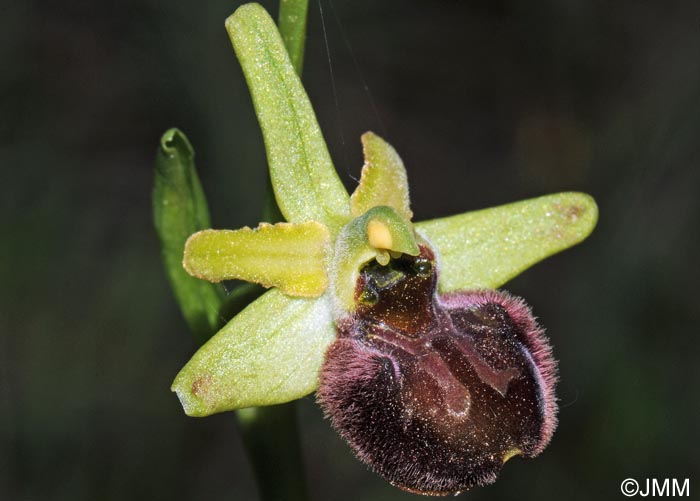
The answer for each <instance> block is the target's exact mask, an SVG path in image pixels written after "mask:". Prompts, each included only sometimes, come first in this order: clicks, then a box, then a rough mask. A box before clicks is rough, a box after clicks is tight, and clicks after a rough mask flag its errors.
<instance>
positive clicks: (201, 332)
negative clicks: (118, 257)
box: [153, 129, 224, 340]
mask: <svg viewBox="0 0 700 501" xmlns="http://www.w3.org/2000/svg"><path fill="white" fill-rule="evenodd" d="M153 220H154V224H155V227H156V232H157V233H158V237H159V238H160V244H161V253H162V258H163V263H164V264H165V271H166V274H167V276H168V279H169V280H170V284H171V286H172V288H173V291H174V293H175V297H176V298H177V301H178V303H179V305H180V309H181V310H182V313H183V315H184V317H185V320H186V321H187V323H188V325H189V326H190V329H191V330H192V331H193V332H194V333H195V335H196V336H198V337H199V338H200V339H201V340H204V339H207V338H209V336H211V334H212V333H213V332H216V330H217V329H218V328H219V326H220V324H219V321H220V320H219V319H220V317H219V308H220V306H221V304H222V300H223V295H224V294H223V290H222V289H221V288H220V287H219V286H216V285H213V284H210V283H207V282H203V281H201V280H198V279H196V278H194V277H191V276H189V275H188V274H187V273H185V270H184V269H183V268H182V253H183V251H184V249H185V241H186V240H187V237H189V236H190V235H191V234H192V233H194V232H196V231H199V230H201V229H203V228H208V227H209V226H210V222H209V210H208V209H207V202H206V199H205V197H204V192H203V190H202V186H201V184H200V182H199V178H198V177H197V171H196V170H195V165H194V151H193V149H192V146H191V145H190V143H189V141H188V140H187V138H186V137H185V135H184V134H183V133H182V132H180V131H179V130H177V129H170V130H169V131H167V132H166V133H165V134H163V137H162V138H161V140H160V147H159V148H158V153H157V157H156V167H155V180H154V189H153Z"/></svg>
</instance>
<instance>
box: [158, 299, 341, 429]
mask: <svg viewBox="0 0 700 501" xmlns="http://www.w3.org/2000/svg"><path fill="white" fill-rule="evenodd" d="M334 338H335V328H334V326H333V321H332V319H331V314H330V306H329V304H328V297H327V296H322V297H320V298H317V299H298V298H290V297H288V296H285V295H284V294H282V293H281V292H280V291H279V290H277V289H273V290H270V291H268V292H266V293H265V294H264V295H263V296H262V297H260V298H259V299H257V300H256V301H254V302H253V303H251V304H250V305H249V306H248V307H247V308H246V309H245V310H243V311H242V312H241V313H239V314H238V315H237V316H236V317H235V318H234V319H233V320H231V321H230V322H229V323H228V324H226V325H225V326H224V327H223V328H222V329H221V330H220V331H219V332H218V333H217V334H216V335H215V336H214V337H213V338H211V340H209V342H207V343H206V344H205V345H204V346H203V347H202V348H200V350H199V351H198V352H197V353H195V355H194V356H193V357H192V359H191V360H190V361H189V362H188V363H187V365H185V367H184V368H183V369H182V370H181V371H180V373H179V374H178V375H177V376H176V378H175V381H174V382H173V385H172V390H173V391H174V392H176V393H177V396H178V398H179V399H180V402H181V404H182V407H183V409H184V410H185V413H186V414H188V415H189V416H207V415H209V414H215V413H217V412H224V411H230V410H235V409H241V408H244V407H252V406H259V405H273V404H279V403H283V402H289V401H291V400H294V399H297V398H301V397H303V396H305V395H308V394H309V393H311V392H313V391H314V390H315V389H316V388H317V386H318V373H319V369H320V367H321V364H322V363H323V356H324V354H325V352H326V348H327V347H328V345H329V344H330V343H331V342H332V341H333V339H334Z"/></svg>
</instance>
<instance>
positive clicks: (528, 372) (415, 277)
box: [317, 245, 557, 495]
mask: <svg viewBox="0 0 700 501" xmlns="http://www.w3.org/2000/svg"><path fill="white" fill-rule="evenodd" d="M355 300H356V303H357V309H356V311H355V312H353V313H350V314H348V315H346V316H345V317H343V318H341V319H339V320H338V322H337V325H338V332H339V335H338V339H337V340H336V341H334V342H333V344H332V345H331V346H330V347H329V349H328V351H327V353H326V359H325V362H324V365H323V368H322V372H321V381H320V387H319V389H318V392H317V398H318V401H319V403H320V405H321V406H322V407H323V409H324V411H325V413H326V415H327V416H328V417H329V418H330V419H331V421H332V423H333V426H334V427H335V428H336V430H337V431H338V432H339V433H340V434H341V436H342V437H343V438H344V439H345V440H346V441H347V442H348V443H349V444H350V446H351V447H352V449H353V451H354V452H355V454H356V455H357V456H358V457H359V458H360V459H361V460H362V461H364V462H365V463H367V464H368V465H369V466H370V467H371V468H372V469H373V470H374V471H376V472H377V473H378V474H380V475H381V476H383V477H385V478H386V479H387V480H388V481H389V482H391V483H392V484H394V485H396V486H398V487H400V488H402V489H404V490H407V491H410V492H414V493H420V494H430V495H446V494H452V493H457V492H460V491H463V490H465V489H469V488H470V487H473V486H476V485H484V484H489V483H491V482H493V481H494V480H495V479H496V476H497V474H498V472H499V471H500V469H501V467H502V466H503V464H504V463H505V462H506V461H507V460H508V459H510V458H511V457H513V456H515V455H520V456H523V457H534V456H536V455H537V454H539V453H540V452H542V450H543V449H544V448H545V447H546V445H547V444H548V442H549V440H550V438H551V436H552V433H553V431H554V428H555V427H556V413H557V406H556V398H555V396H554V385H555V382H556V362H555V360H554V359H553V357H552V354H551V349H550V347H549V344H548V342H547V340H546V338H545V336H544V332H543V330H542V329H541V328H540V327H539V326H538V325H537V323H536V322H535V320H534V318H533V316H532V313H531V312H530V308H529V307H528V306H527V305H526V304H525V302H524V301H523V300H522V299H519V298H516V297H513V296H511V295H509V294H507V293H504V292H499V291H465V292H457V293H451V294H448V295H439V294H438V293H437V271H436V262H435V256H434V253H433V252H432V251H431V249H429V248H428V247H427V246H425V245H421V252H420V255H419V256H417V257H411V256H407V255H403V256H402V257H401V258H399V259H393V260H391V262H390V263H389V264H388V265H386V266H382V265H380V264H378V263H377V262H376V261H373V262H370V263H369V264H368V265H366V266H365V267H364V268H363V269H362V270H361V273H360V276H359V279H358V281H357V286H356V291H355Z"/></svg>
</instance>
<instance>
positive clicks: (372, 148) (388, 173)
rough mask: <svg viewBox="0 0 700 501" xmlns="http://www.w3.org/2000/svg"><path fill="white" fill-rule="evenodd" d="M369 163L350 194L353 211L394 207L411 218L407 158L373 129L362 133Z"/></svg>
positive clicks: (366, 162) (357, 214)
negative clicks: (406, 167) (404, 158)
mask: <svg viewBox="0 0 700 501" xmlns="http://www.w3.org/2000/svg"><path fill="white" fill-rule="evenodd" d="M362 149H363V151H364V155H365V165H364V166H363V167H362V175H361V177H360V184H359V185H358V186H357V188H356V189H355V192H354V193H353V194H352V196H351V197H350V210H351V212H352V215H353V216H355V217H358V216H361V215H362V214H364V213H365V212H367V211H368V210H370V209H371V208H372V207H377V206H379V205H386V206H389V207H392V208H393V209H395V210H396V212H398V213H399V214H401V215H402V216H403V217H404V218H406V219H407V220H409V221H410V220H411V218H412V217H413V213H412V212H411V203H410V199H409V196H408V180H407V179H406V169H405V168H404V166H403V161H402V160H401V157H399V154H398V153H396V150H395V149H394V148H393V147H392V146H391V145H390V144H389V143H387V142H386V141H384V140H383V139H382V138H381V137H379V136H377V135H376V134H374V133H373V132H365V133H364V134H362Z"/></svg>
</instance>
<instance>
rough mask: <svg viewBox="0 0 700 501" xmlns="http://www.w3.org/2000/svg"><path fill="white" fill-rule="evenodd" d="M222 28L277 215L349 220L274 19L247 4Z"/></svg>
mask: <svg viewBox="0 0 700 501" xmlns="http://www.w3.org/2000/svg"><path fill="white" fill-rule="evenodd" d="M226 29H227V31H228V34H229V37H230V38H231V42H232V43H233V48H234V50H235V51H236V55H237V56H238V60H239V61H240V63H241V67H242V68H243V73H244V75H245V78H246V81H247V82H248V88H249V89H250V94H251V97H252V98H253V105H254V107H255V112H256V114H257V116H258V121H259V122H260V128H261V129H262V133H263V136H264V139H265V149H266V151H267V160H268V163H269V164H270V178H271V180H272V186H273V188H274V191H275V197H276V199H277V203H278V205H279V208H280V210H281V212H282V214H283V215H284V217H285V218H286V219H287V221H290V222H304V221H319V222H321V223H324V224H325V225H326V226H328V227H329V229H330V230H331V231H332V232H333V233H337V231H338V230H339V229H340V227H341V226H342V225H343V224H345V223H346V222H347V221H348V220H349V213H350V201H349V197H348V194H347V192H346V191H345V187H344V186H343V184H342V183H341V181H340V179H339V178H338V175H337V173H336V172H335V168H334V167H333V162H332V161H331V157H330V155H329V153H328V149H327V147H326V143H325V141H324V140H323V135H322V134H321V129H320V127H319V126H318V122H317V121H316V115H315V114H314V111H313V108H312V107H311V103H310V102H309V98H308V97H307V95H306V92H305V91H304V88H303V86H302V84H301V80H299V77H298V76H297V74H296V72H295V71H294V68H293V67H292V63H291V62H290V59H289V55H288V54H287V50H286V49H285V46H284V43H283V42H282V39H281V38H280V34H279V31H278V30H277V27H276V26H275V23H274V21H273V20H272V19H271V18H270V16H269V15H268V13H267V12H266V11H265V9H263V8H262V7H261V6H260V5H257V4H246V5H243V6H242V7H239V8H238V10H236V12H235V13H234V14H233V15H232V16H230V17H229V18H228V19H227V20H226Z"/></svg>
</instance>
